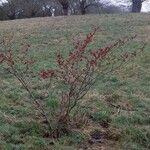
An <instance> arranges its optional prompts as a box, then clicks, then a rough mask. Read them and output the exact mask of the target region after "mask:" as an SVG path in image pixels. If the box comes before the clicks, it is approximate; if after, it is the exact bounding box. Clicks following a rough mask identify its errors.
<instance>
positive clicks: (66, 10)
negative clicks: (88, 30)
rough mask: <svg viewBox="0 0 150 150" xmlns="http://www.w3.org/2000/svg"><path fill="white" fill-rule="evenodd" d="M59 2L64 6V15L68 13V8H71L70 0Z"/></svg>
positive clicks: (59, 0) (60, 0)
mask: <svg viewBox="0 0 150 150" xmlns="http://www.w3.org/2000/svg"><path fill="white" fill-rule="evenodd" d="M58 2H59V3H60V4H61V6H62V8H63V15H65V16H67V15H68V9H69V1H68V0H58Z"/></svg>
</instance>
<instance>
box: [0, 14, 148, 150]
mask: <svg viewBox="0 0 150 150" xmlns="http://www.w3.org/2000/svg"><path fill="white" fill-rule="evenodd" d="M93 25H94V26H99V27H100V31H98V32H97V33H96V36H95V40H94V42H93V44H92V45H91V46H90V48H91V49H95V48H98V47H102V46H104V45H106V44H109V43H111V42H112V41H115V40H116V39H118V38H120V37H123V36H126V35H128V36H129V35H133V34H137V35H138V37H137V39H136V40H134V42H132V43H130V44H129V45H127V46H126V48H127V49H128V50H130V49H134V48H135V47H136V45H137V44H138V43H139V41H144V42H147V46H146V48H145V50H144V52H143V53H142V54H141V55H140V56H138V57H137V58H136V59H135V61H134V62H130V63H129V64H128V65H127V66H125V67H122V68H121V69H120V70H119V71H116V72H115V73H113V74H111V75H107V76H106V77H105V78H104V79H103V80H101V81H99V82H97V83H96V85H94V87H93V88H92V89H91V90H90V91H89V93H88V94H87V95H86V96H85V97H84V99H83V100H82V103H81V105H82V107H80V106H79V108H80V109H79V110H78V113H79V118H81V117H80V116H84V121H83V120H82V121H81V124H79V127H78V128H77V127H76V128H73V127H72V128H73V129H72V130H73V131H72V132H71V133H70V134H69V135H64V136H62V137H61V138H59V139H50V138H48V137H46V136H44V126H43V125H42V124H41V122H40V120H39V119H38V116H36V112H35V111H33V108H32V106H31V105H30V103H29V102H28V94H27V93H26V92H25V91H24V89H23V88H22V86H21V85H20V83H19V82H18V81H17V80H16V79H15V78H14V77H13V76H11V75H9V74H6V72H5V71H4V70H3V69H2V67H1V66H0V149H1V150H55V149H56V150H78V149H79V150H84V149H88V150H113V149H114V150H148V149H150V14H118V15H88V16H69V17H54V18H52V17H51V18H35V19H23V20H14V21H3V22H0V39H2V37H3V36H5V35H9V34H13V35H14V42H13V45H12V46H13V47H14V48H16V47H17V46H18V45H19V43H21V42H22V41H26V42H27V43H30V44H31V48H30V56H31V57H32V58H33V59H34V60H35V61H36V63H35V64H34V66H33V70H34V71H35V72H38V71H39V70H40V69H41V68H49V67H52V68H53V67H54V65H55V63H54V61H55V54H56V52H58V51H60V52H62V53H63V54H64V55H66V54H67V52H69V51H70V50H71V48H72V42H73V38H75V37H78V36H79V37H80V38H83V37H84V36H85V35H86V34H87V33H89V31H91V27H92V26H93ZM1 49H2V48H1ZM1 49H0V50H1ZM120 51H121V49H120ZM33 79H34V78H33ZM30 82H35V83H36V82H37V81H30ZM37 83H38V82H37ZM43 91H44V87H43V89H38V92H39V93H42V92H43ZM107 101H111V103H112V104H113V106H116V107H113V106H109V105H108V104H107Z"/></svg>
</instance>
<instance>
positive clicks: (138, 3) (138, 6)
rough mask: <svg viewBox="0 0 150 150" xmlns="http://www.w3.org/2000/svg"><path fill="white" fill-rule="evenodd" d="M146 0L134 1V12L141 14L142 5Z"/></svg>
mask: <svg viewBox="0 0 150 150" xmlns="http://www.w3.org/2000/svg"><path fill="white" fill-rule="evenodd" d="M144 1H145V0H132V12H135V13H138V12H141V8H142V3H143V2H144Z"/></svg>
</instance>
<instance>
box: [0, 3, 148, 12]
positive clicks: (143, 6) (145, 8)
mask: <svg viewBox="0 0 150 150" xmlns="http://www.w3.org/2000/svg"><path fill="white" fill-rule="evenodd" d="M0 1H5V0H0ZM103 1H104V2H105V1H110V2H112V3H113V4H114V5H120V4H124V5H126V3H125V1H127V0H103ZM118 1H121V2H118ZM141 11H142V12H150V0H146V1H145V2H143V5H142V10H141Z"/></svg>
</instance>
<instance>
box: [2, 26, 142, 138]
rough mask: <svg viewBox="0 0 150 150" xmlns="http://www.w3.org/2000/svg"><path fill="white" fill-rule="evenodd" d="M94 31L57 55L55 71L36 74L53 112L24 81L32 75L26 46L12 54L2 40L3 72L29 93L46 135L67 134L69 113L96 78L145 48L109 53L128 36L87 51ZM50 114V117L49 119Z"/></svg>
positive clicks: (115, 68) (122, 63) (116, 67)
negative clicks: (40, 117) (63, 53)
mask: <svg viewBox="0 0 150 150" xmlns="http://www.w3.org/2000/svg"><path fill="white" fill-rule="evenodd" d="M97 30H98V28H95V29H94V30H93V31H92V32H90V33H89V34H88V35H87V36H86V37H85V39H84V40H83V41H82V40H81V41H75V42H74V49H73V51H71V52H70V53H69V54H68V56H67V57H66V58H64V57H63V55H62V54H58V55H57V56H56V64H57V67H56V68H55V69H51V68H50V69H49V70H44V69H43V70H41V71H40V73H39V78H40V79H42V82H44V83H45V82H46V84H47V85H48V86H47V87H48V89H49V93H48V95H49V96H50V97H49V98H50V100H49V102H48V105H49V106H54V107H55V108H56V110H55V111H54V110H51V109H50V108H49V109H48V106H47V105H44V104H43V102H41V100H38V99H37V97H35V94H34V92H33V89H32V88H31V87H30V86H29V83H28V82H27V80H26V77H29V81H31V79H32V78H33V77H35V76H36V75H35V73H34V72H32V70H31V67H30V66H31V65H32V64H33V63H34V61H33V60H32V59H30V57H29V56H28V49H29V48H30V45H28V44H24V43H23V44H22V45H21V49H19V50H18V51H17V53H15V52H14V51H13V50H12V49H11V48H8V47H9V43H10V41H11V39H10V38H8V39H4V40H3V41H2V44H3V45H4V47H5V49H7V48H8V51H3V52H1V53H0V63H1V64H3V67H4V69H5V70H7V71H8V72H9V73H11V74H12V75H13V76H15V77H16V78H17V79H18V81H19V82H20V83H21V84H22V85H23V87H24V89H25V90H26V91H27V92H28V93H29V95H30V98H31V99H32V100H33V102H34V103H35V104H36V109H37V110H39V112H40V114H41V116H42V117H43V118H44V119H45V121H44V123H47V125H48V127H49V131H50V134H51V135H52V136H54V137H59V136H60V135H61V134H63V133H67V132H68V131H69V130H68V129H69V125H70V119H71V118H70V114H71V112H72V110H73V109H74V108H75V107H76V106H77V104H78V103H79V101H80V100H81V99H82V98H83V97H84V96H85V95H86V93H87V92H88V91H89V90H90V88H91V87H92V86H93V85H94V84H95V83H96V82H97V81H98V80H99V79H101V78H103V77H104V76H105V75H107V74H110V73H112V72H113V71H114V70H117V69H119V68H120V67H121V66H122V65H125V64H126V63H128V62H129V60H132V59H133V58H134V57H135V56H136V55H138V53H139V52H141V51H143V49H144V47H145V44H142V46H141V47H140V48H139V49H138V50H136V51H133V52H128V53H127V52H125V53H122V54H120V55H114V54H113V53H112V52H113V50H115V49H118V48H120V47H122V46H123V45H125V44H126V43H128V42H129V41H132V40H133V39H135V38H136V36H131V37H124V38H122V39H119V40H117V41H116V42H114V43H112V44H110V45H107V46H106V47H104V48H99V49H97V50H91V51H90V52H89V51H87V47H88V45H89V44H91V42H92V41H93V40H94V35H95V34H96V32H97ZM18 66H19V67H18ZM25 75H26V77H25ZM53 92H56V93H57V97H56V98H53V97H51V95H52V93H53ZM55 99H58V101H55ZM52 111H53V113H52ZM50 115H52V116H51V117H50Z"/></svg>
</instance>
